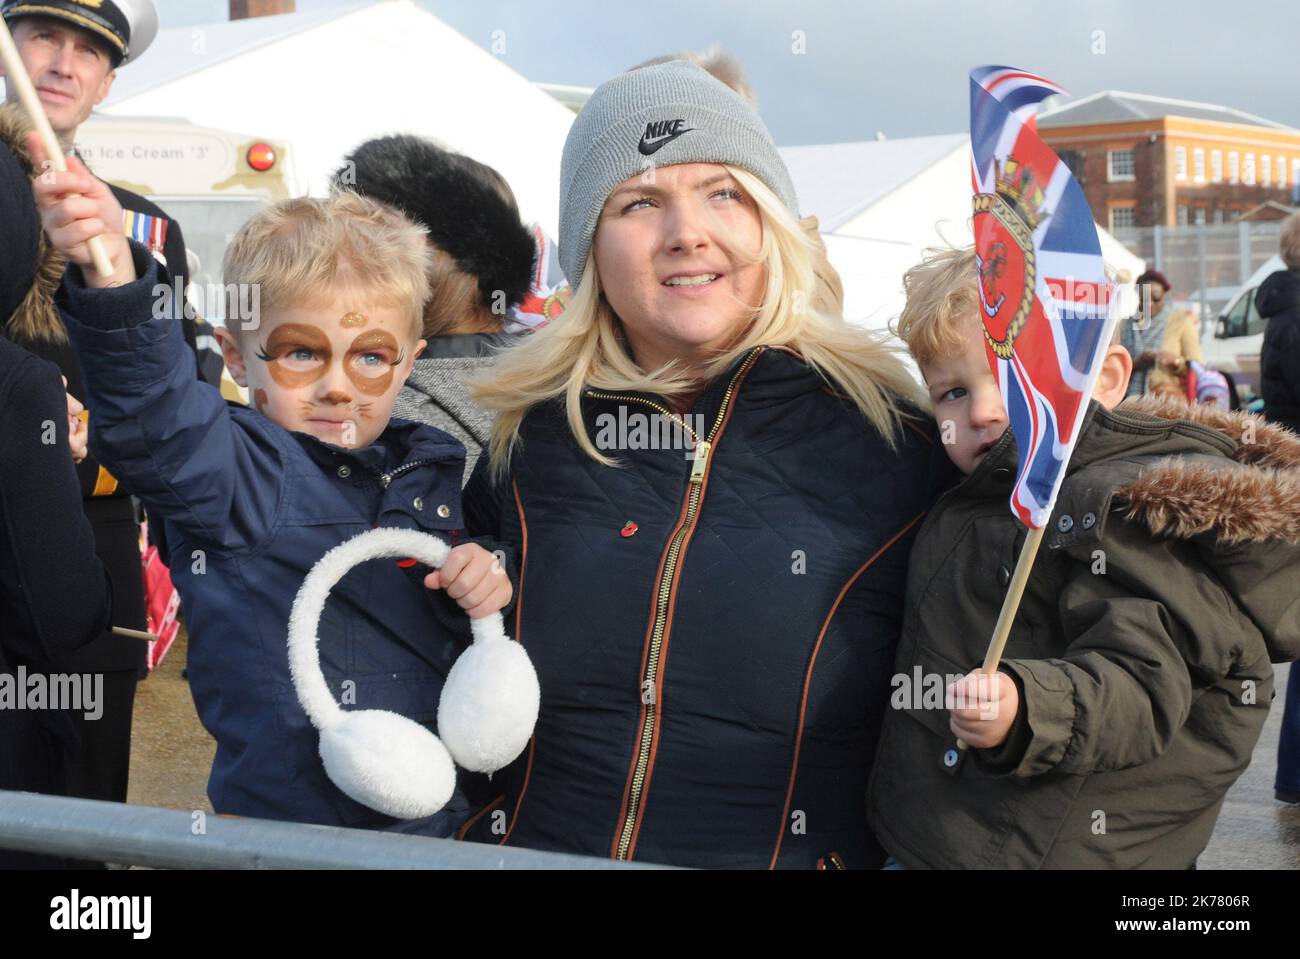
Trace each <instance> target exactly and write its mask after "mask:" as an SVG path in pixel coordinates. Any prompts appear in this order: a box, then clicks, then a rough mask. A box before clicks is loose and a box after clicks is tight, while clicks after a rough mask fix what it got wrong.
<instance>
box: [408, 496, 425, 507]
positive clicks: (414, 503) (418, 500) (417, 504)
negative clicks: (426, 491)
mask: <svg viewBox="0 0 1300 959" xmlns="http://www.w3.org/2000/svg"><path fill="white" fill-rule="evenodd" d="M411 505H412V506H414V507H415V508H416V509H417V510H422V509H424V500H423V499H421V498H420V497H418V496H417V497H416V498H415V499H413V500H411Z"/></svg>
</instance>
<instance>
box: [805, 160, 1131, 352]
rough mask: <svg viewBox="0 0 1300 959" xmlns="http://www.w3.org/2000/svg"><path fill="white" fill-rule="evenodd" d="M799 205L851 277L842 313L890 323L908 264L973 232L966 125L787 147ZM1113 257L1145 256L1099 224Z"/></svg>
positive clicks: (1118, 263) (1117, 265) (864, 321)
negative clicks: (946, 131) (938, 132)
mask: <svg viewBox="0 0 1300 959" xmlns="http://www.w3.org/2000/svg"><path fill="white" fill-rule="evenodd" d="M781 155H782V156H783V157H784V158H785V162H786V165H787V166H788V167H789V168H790V175H791V177H793V179H794V186H795V191H796V192H797V193H798V195H799V207H800V212H801V213H803V214H804V215H808V214H815V215H816V216H817V218H818V221H819V225H820V228H821V231H822V237H823V239H824V240H825V241H826V250H827V253H828V255H829V256H830V260H831V263H832V264H833V265H834V266H835V268H836V269H837V270H838V271H839V273H840V277H841V278H842V279H843V281H844V315H845V317H846V318H848V319H849V320H851V321H853V322H855V323H859V324H861V325H863V326H867V327H872V328H883V327H885V326H886V325H887V324H888V323H890V322H892V321H893V320H895V319H896V318H897V317H898V314H899V312H900V311H901V310H902V308H903V302H904V300H903V272H904V271H905V270H906V269H907V268H908V267H909V266H911V265H912V264H914V263H916V262H918V261H919V260H920V258H921V255H922V253H923V252H924V250H925V249H926V248H927V247H934V246H946V245H950V244H951V245H965V244H968V243H970V242H972V235H971V228H970V200H971V189H970V146H969V141H968V139H967V137H966V135H965V134H951V135H943V136H927V137H907V138H903V139H898V140H871V141H867V142H862V143H829V144H822V145H817V146H796V147H784V148H782V149H781ZM1097 233H1098V235H1099V236H1100V238H1101V244H1102V255H1103V256H1104V257H1105V259H1106V263H1107V266H1108V267H1110V268H1112V269H1113V270H1115V272H1116V274H1117V275H1118V274H1119V271H1121V270H1127V271H1128V272H1129V278H1130V279H1134V278H1136V277H1137V276H1138V274H1139V273H1141V272H1142V269H1143V263H1142V260H1140V259H1139V258H1138V257H1136V256H1134V255H1133V254H1132V253H1130V252H1129V251H1128V250H1127V249H1125V248H1124V247H1123V246H1122V245H1120V244H1119V243H1118V242H1117V241H1116V240H1115V238H1114V237H1112V236H1111V235H1110V234H1109V233H1107V232H1106V231H1105V230H1103V229H1101V228H1100V227H1098V229H1097Z"/></svg>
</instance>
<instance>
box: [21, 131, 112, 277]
mask: <svg viewBox="0 0 1300 959" xmlns="http://www.w3.org/2000/svg"><path fill="white" fill-rule="evenodd" d="M27 150H28V153H29V154H30V156H31V158H32V162H33V163H34V164H35V165H36V166H37V167H38V168H39V169H41V170H43V171H44V172H43V173H39V174H37V175H36V179H34V180H32V193H33V194H34V195H35V196H36V206H37V208H38V209H39V210H40V213H41V225H42V226H43V227H45V233H46V235H47V236H48V237H49V238H50V243H51V244H52V245H53V246H54V248H55V249H56V250H58V251H59V252H60V253H61V254H63V256H64V257H65V258H66V259H67V260H68V261H69V262H70V263H76V264H77V265H78V266H80V267H81V268H82V270H81V272H82V276H83V277H84V278H85V281H86V285H87V286H90V287H94V288H97V289H98V288H102V287H109V286H122V285H123V284H126V283H130V282H131V281H133V280H134V279H136V275H135V264H134V263H133V262H132V261H131V247H130V246H129V245H128V243H127V242H126V236H125V235H124V234H123V233H122V207H121V206H120V205H118V202H117V199H116V198H115V197H114V196H113V191H112V190H110V189H109V188H108V184H106V183H104V182H103V181H101V180H99V179H97V178H96V177H94V176H92V175H91V173H90V171H89V170H87V169H86V167H85V165H84V164H83V163H82V162H81V161H80V160H78V159H77V158H76V157H75V156H70V157H68V170H67V172H66V173H58V172H56V171H55V169H54V167H53V166H51V165H50V162H49V156H48V155H47V154H46V152H45V146H44V144H42V143H41V138H40V137H39V136H38V135H37V134H35V133H32V134H29V135H28V137H27ZM96 236H97V237H100V243H102V244H103V246H104V253H105V254H106V255H107V256H108V259H109V261H110V262H111V263H112V265H113V275H112V276H109V277H103V276H100V275H99V271H98V270H96V269H95V268H94V267H93V266H92V260H91V256H90V247H89V246H88V245H87V241H89V240H90V239H91V237H96Z"/></svg>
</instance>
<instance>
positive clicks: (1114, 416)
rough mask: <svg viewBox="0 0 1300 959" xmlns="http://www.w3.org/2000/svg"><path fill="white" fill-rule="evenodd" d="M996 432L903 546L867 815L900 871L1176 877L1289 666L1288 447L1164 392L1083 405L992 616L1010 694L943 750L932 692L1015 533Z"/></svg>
mask: <svg viewBox="0 0 1300 959" xmlns="http://www.w3.org/2000/svg"><path fill="white" fill-rule="evenodd" d="M1015 466H1016V450H1015V444H1014V440H1013V438H1012V436H1011V433H1010V431H1008V432H1007V433H1006V435H1004V436H1003V437H1002V439H1001V441H1000V442H999V443H998V445H997V446H996V447H994V448H993V449H992V450H990V452H989V453H988V455H987V456H986V457H985V459H984V461H983V462H982V463H981V464H980V465H979V467H978V468H977V469H976V470H975V471H974V472H973V473H971V475H970V476H968V477H966V478H965V480H963V481H962V483H961V484H960V485H958V486H957V487H955V488H954V489H952V490H950V491H949V492H948V493H946V494H945V495H944V496H943V497H942V498H941V499H940V500H939V502H938V503H937V504H936V505H935V507H934V509H933V510H932V511H931V513H930V515H929V516H928V517H927V518H926V520H925V524H924V526H923V527H922V529H921V531H920V533H919V534H918V537H917V541H916V545H915V546H914V547H913V550H912V555H911V561H910V567H909V573H908V589H907V603H906V611H905V620H904V624H903V636H902V640H901V642H900V644H899V648H898V656H897V661H896V675H895V677H894V698H893V701H892V702H891V708H890V709H889V710H888V712H887V715H886V718H885V723H884V728H883V731H882V735H881V741H880V746H879V749H878V752H877V754H876V765H875V768H874V772H873V776H872V780H871V785H870V788H869V797H868V811H869V814H870V817H871V822H872V825H873V828H874V829H875V831H876V834H877V837H878V838H879V839H880V841H881V842H882V843H883V845H884V846H885V848H886V849H887V850H888V851H889V852H890V853H891V854H892V855H893V856H895V857H896V858H897V859H898V860H899V861H900V862H901V863H902V864H903V865H905V866H907V867H910V868H923V867H934V868H1025V869H1038V868H1110V869H1115V868H1120V869H1124V868H1167V869H1186V868H1190V867H1191V866H1192V865H1193V864H1194V863H1195V861H1196V858H1197V856H1199V855H1200V853H1201V852H1202V851H1203V850H1204V848H1205V846H1206V844H1207V843H1208V841H1209V839H1210V834H1211V832H1212V830H1213V828H1214V822H1215V819H1216V818H1217V816H1218V813H1219V808H1220V806H1221V805H1222V803H1223V798H1224V795H1225V794H1226V793H1227V791H1228V788H1229V787H1230V786H1231V785H1232V783H1233V782H1234V781H1235V780H1236V779H1237V777H1238V776H1240V775H1241V773H1242V772H1243V771H1244V770H1245V768H1246V766H1247V765H1248V764H1249V762H1250V759H1251V752H1252V750H1253V748H1254V746H1255V743H1256V741H1257V740H1258V738H1259V734H1260V730H1261V728H1262V727H1263V724H1264V719H1265V716H1266V715H1267V712H1268V708H1269V704H1270V702H1271V700H1272V698H1273V667H1272V663H1274V662H1283V661H1289V660H1294V659H1296V658H1297V656H1300V545H1298V544H1300V437H1297V436H1296V435H1295V434H1294V433H1291V432H1290V431H1288V430H1285V429H1282V428H1280V427H1278V426H1274V425H1270V424H1268V423H1266V422H1265V421H1264V420H1263V419H1261V418H1259V417H1255V416H1250V415H1249V414H1244V413H1227V412H1222V411H1219V410H1217V409H1214V408H1212V407H1207V406H1198V407H1194V408H1190V409H1189V408H1188V407H1187V405H1186V404H1185V403H1182V402H1181V401H1178V400H1160V399H1154V398H1144V399H1139V400H1130V401H1128V402H1127V403H1125V404H1123V405H1122V406H1120V407H1119V408H1118V409H1116V410H1115V411H1110V412H1108V411H1106V410H1104V409H1102V408H1101V407H1100V406H1098V405H1097V404H1096V403H1095V402H1094V403H1093V404H1092V407H1091V408H1090V410H1089V412H1088V417H1087V419H1086V420H1085V423H1084V428H1083V432H1082V435H1081V438H1080V441H1079V443H1078V446H1077V448H1076V450H1075V453H1074V456H1073V458H1072V460H1071V463H1070V466H1069V468H1068V473H1067V477H1066V480H1065V483H1064V485H1063V487H1062V490H1061V494H1060V496H1059V498H1058V500H1057V506H1056V509H1055V511H1054V513H1053V516H1052V519H1051V522H1050V524H1049V526H1048V528H1047V533H1046V535H1045V537H1044V539H1043V543H1042V547H1041V549H1040V551H1039V553H1038V558H1037V561H1036V563H1035V565H1034V568H1033V573H1032V575H1031V577H1030V580H1029V583H1028V586H1027V588H1026V592H1025V596H1024V600H1023V602H1022V605H1021V607H1020V611H1019V613H1018V615H1017V617H1016V620H1015V623H1014V626H1013V628H1012V630H1011V635H1010V639H1009V641H1008V643H1007V647H1006V652H1005V654H1004V658H1003V665H1002V669H1003V670H1004V671H1005V672H1007V673H1010V674H1011V675H1012V676H1013V677H1015V679H1016V681H1017V686H1018V688H1019V691H1020V703H1021V708H1020V710H1019V711H1018V713H1017V718H1016V722H1015V723H1014V725H1013V726H1012V729H1011V732H1010V734H1009V736H1008V738H1007V740H1006V741H1005V742H1004V743H1003V744H1002V745H1001V746H999V747H998V748H997V749H995V750H980V749H972V750H969V751H968V752H965V753H962V752H960V751H958V750H956V749H955V746H956V740H955V738H954V737H953V735H952V733H951V731H950V730H949V728H948V720H949V714H948V711H947V710H946V709H944V708H943V706H942V695H943V694H942V687H943V686H944V685H946V683H948V682H951V681H952V680H953V679H954V678H955V677H959V676H961V675H964V674H965V673H967V672H968V671H970V670H971V669H974V668H976V667H977V666H979V664H980V663H981V661H982V660H983V656H984V652H985V648H986V646H987V644H988V640H989V637H990V636H991V635H992V632H993V627H994V623H995V621H996V619H997V616H998V611H999V609H1000V607H1001V604H1002V598H1003V596H1004V595H1005V592H1006V587H1007V582H1008V580H1009V579H1010V571H1011V570H1012V569H1014V567H1015V562H1016V557H1017V556H1018V555H1019V552H1020V547H1021V545H1022V543H1023V542H1024V539H1025V530H1024V527H1022V526H1021V525H1020V524H1019V523H1018V522H1016V521H1015V520H1014V518H1013V517H1012V515H1011V513H1010V510H1009V506H1008V497H1009V495H1010V491H1011V485H1012V482H1013V478H1014V472H1015Z"/></svg>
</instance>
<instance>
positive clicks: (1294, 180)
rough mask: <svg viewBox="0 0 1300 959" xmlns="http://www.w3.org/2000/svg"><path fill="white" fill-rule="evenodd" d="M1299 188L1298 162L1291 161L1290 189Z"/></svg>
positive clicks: (1299, 170)
mask: <svg viewBox="0 0 1300 959" xmlns="http://www.w3.org/2000/svg"><path fill="white" fill-rule="evenodd" d="M1297 186H1300V160H1292V161H1291V189H1293V190H1294V189H1295V188H1296V187H1297Z"/></svg>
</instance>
